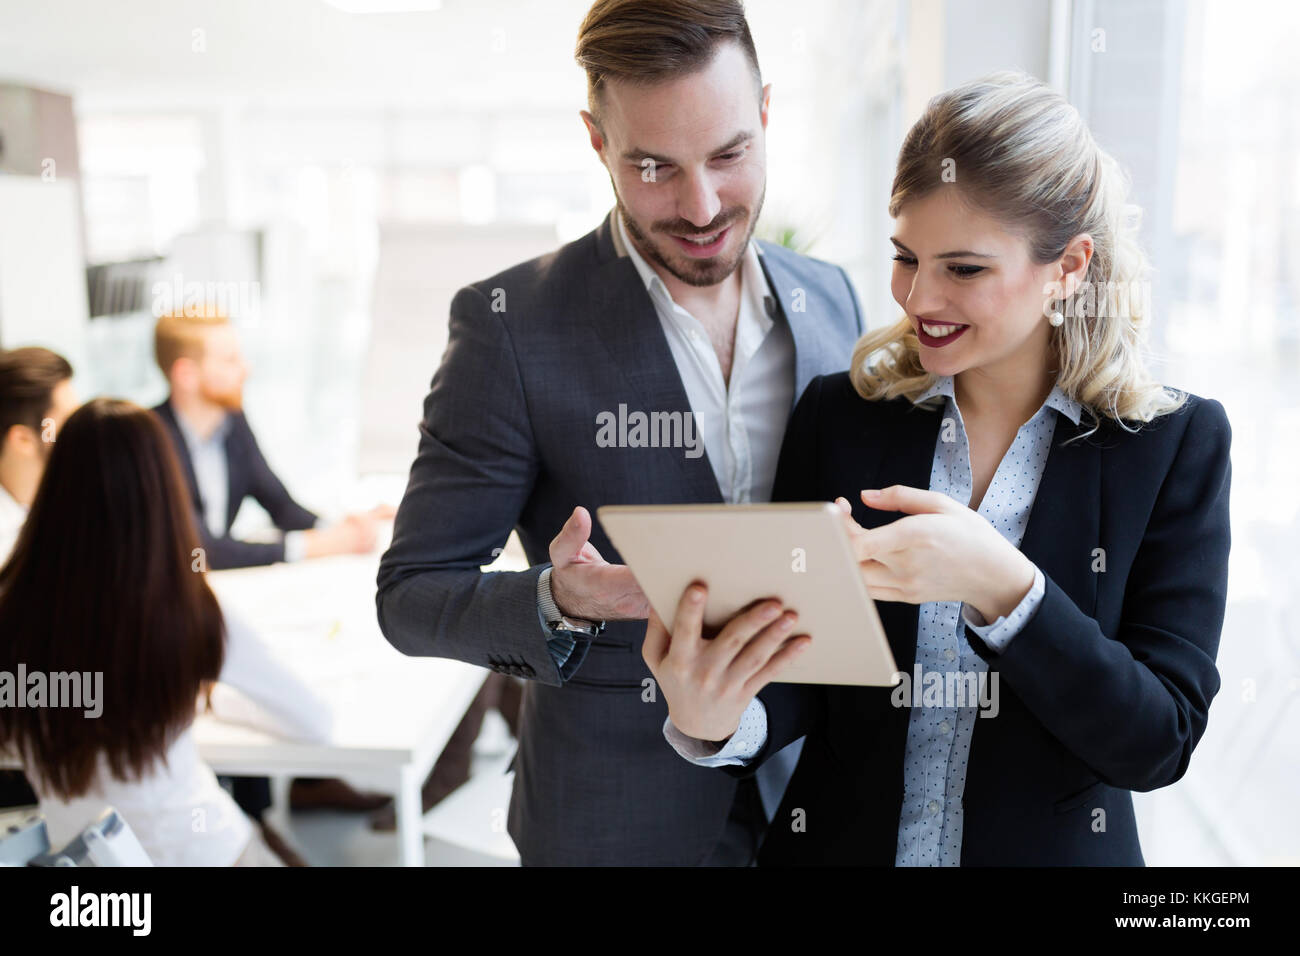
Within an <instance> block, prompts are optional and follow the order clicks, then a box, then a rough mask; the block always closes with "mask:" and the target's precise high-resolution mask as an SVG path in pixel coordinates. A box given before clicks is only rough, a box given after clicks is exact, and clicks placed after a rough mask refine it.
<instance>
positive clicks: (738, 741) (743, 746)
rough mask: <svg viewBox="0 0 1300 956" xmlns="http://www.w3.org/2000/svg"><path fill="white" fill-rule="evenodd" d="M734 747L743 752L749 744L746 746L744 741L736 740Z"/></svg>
mask: <svg viewBox="0 0 1300 956" xmlns="http://www.w3.org/2000/svg"><path fill="white" fill-rule="evenodd" d="M736 746H737V747H739V748H740V749H741V750H744V749H745V748H746V747H748V746H749V744H747V743H746V742H745V741H743V740H737V741H736Z"/></svg>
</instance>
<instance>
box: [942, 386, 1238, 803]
mask: <svg viewBox="0 0 1300 956" xmlns="http://www.w3.org/2000/svg"><path fill="white" fill-rule="evenodd" d="M1231 438H1232V434H1231V429H1230V427H1229V425H1228V419H1227V416H1226V415H1225V414H1224V411H1223V406H1222V405H1220V404H1219V403H1218V402H1216V401H1213V400H1209V399H1205V400H1201V401H1200V402H1199V404H1198V406H1197V407H1196V408H1195V409H1193V410H1192V411H1191V414H1190V418H1189V421H1188V423H1187V426H1186V428H1185V430H1184V432H1183V436H1182V439H1181V442H1180V444H1179V447H1178V450H1177V452H1176V454H1175V456H1174V459H1173V464H1172V466H1171V468H1170V470H1169V472H1168V474H1167V475H1166V476H1165V479H1164V482H1163V484H1162V486H1161V488H1160V492H1159V494H1158V496H1157V498H1156V501H1155V506H1154V508H1153V510H1152V513H1151V516H1150V519H1149V521H1148V523H1147V526H1146V530H1145V532H1144V534H1143V536H1142V543H1141V545H1140V546H1139V549H1138V552H1137V555H1136V558H1135V559H1134V562H1133V566H1132V568H1131V570H1130V571H1129V575H1128V579H1127V581H1126V584H1125V589H1124V603H1123V611H1122V616H1121V624H1120V628H1119V631H1118V634H1117V635H1116V637H1115V639H1113V640H1112V639H1111V638H1110V637H1108V636H1107V635H1105V634H1103V633H1102V631H1101V629H1100V627H1099V626H1098V624H1097V622H1096V621H1095V620H1093V619H1092V618H1091V617H1089V616H1088V615H1087V614H1085V613H1084V612H1083V611H1082V610H1080V609H1079V607H1078V606H1077V605H1076V604H1075V603H1074V601H1073V600H1071V599H1070V597H1069V596H1068V595H1067V594H1065V592H1063V591H1062V590H1061V588H1060V587H1058V586H1057V585H1056V584H1055V583H1054V582H1053V581H1052V580H1051V578H1050V577H1048V578H1047V581H1046V584H1047V590H1046V593H1045V595H1044V597H1043V601H1042V603H1041V604H1040V605H1039V607H1038V610H1037V611H1036V612H1035V614H1034V616H1033V617H1032V618H1031V619H1030V620H1029V622H1028V623H1027V624H1026V625H1025V627H1024V628H1023V629H1022V630H1021V631H1020V632H1019V633H1018V634H1017V635H1016V637H1015V639H1014V640H1012V641H1011V643H1010V644H1008V645H1007V647H1006V649H1005V650H1004V651H1003V652H1002V653H1001V654H998V653H995V652H994V651H992V650H991V649H990V648H988V647H987V646H986V645H985V644H984V643H983V642H982V641H980V639H979V637H978V636H977V635H976V634H975V633H974V631H971V630H970V629H969V628H967V631H966V637H967V640H969V642H970V645H971V647H972V649H974V650H975V651H976V653H978V654H980V655H981V656H982V657H984V658H985V659H987V660H988V661H989V663H990V665H991V666H996V667H998V668H999V670H1000V671H1001V672H1002V675H1003V677H1004V678H1005V679H1006V680H1007V682H1008V683H1009V684H1010V685H1011V686H1013V687H1014V688H1015V691H1016V694H1017V695H1018V696H1019V697H1020V698H1021V700H1023V701H1024V703H1025V705H1026V706H1027V707H1028V708H1029V710H1030V711H1031V712H1032V713H1033V714H1034V715H1035V716H1036V717H1037V718H1038V720H1039V721H1040V722H1041V723H1042V725H1043V726H1044V727H1046V728H1047V729H1048V730H1049V731H1051V733H1052V734H1053V735H1054V736H1056V738H1057V739H1059V740H1060V741H1061V742H1062V743H1063V744H1065V746H1066V747H1068V748H1069V749H1070V750H1071V751H1072V752H1073V753H1074V754H1075V755H1076V756H1077V757H1078V758H1079V759H1080V760H1082V761H1083V762H1084V763H1086V764H1087V765H1088V766H1089V767H1091V768H1092V770H1093V772H1094V773H1096V774H1097V776H1098V777H1099V778H1100V779H1101V780H1103V781H1104V782H1105V783H1107V784H1110V785H1111V786H1114V787H1122V788H1124V789H1126V790H1139V791H1146V790H1154V789H1156V788H1158V787H1164V786H1168V785H1169V784H1171V783H1173V782H1174V781H1176V780H1178V779H1179V778H1180V777H1182V775H1183V774H1184V773H1185V772H1186V770H1187V765H1188V762H1189V761H1190V759H1191V755H1192V749H1193V748H1194V747H1195V746H1196V743H1197V741H1198V740H1199V739H1200V737H1201V734H1202V733H1204V731H1205V725H1206V720H1207V717H1208V713H1209V709H1210V701H1211V699H1212V698H1213V697H1214V695H1215V694H1216V693H1217V692H1218V689H1219V673H1218V670H1217V669H1216V668H1215V664H1214V660H1215V655H1216V653H1217V652H1218V646H1219V634H1220V630H1221V629H1222V627H1223V618H1224V611H1225V607H1226V604H1227V584H1228V581H1227V578H1228V548H1229V538H1230V535H1229V528H1228V488H1229V483H1230V478H1231V464H1230V462H1229V456H1228V451H1229V445H1230V443H1231Z"/></svg>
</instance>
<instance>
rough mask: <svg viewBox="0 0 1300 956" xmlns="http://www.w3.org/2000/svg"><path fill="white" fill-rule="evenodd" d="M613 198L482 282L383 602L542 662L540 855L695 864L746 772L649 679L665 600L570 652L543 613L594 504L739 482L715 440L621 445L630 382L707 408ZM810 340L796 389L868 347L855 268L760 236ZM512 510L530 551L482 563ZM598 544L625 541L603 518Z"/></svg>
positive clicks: (774, 281) (536, 753) (457, 653)
mask: <svg viewBox="0 0 1300 956" xmlns="http://www.w3.org/2000/svg"><path fill="white" fill-rule="evenodd" d="M613 227H614V224H613V221H612V218H608V217H607V218H606V219H605V221H604V222H603V223H602V224H601V225H600V226H599V227H598V228H597V229H596V230H595V231H594V232H591V233H589V234H588V235H586V236H584V237H582V238H581V239H578V240H576V241H575V242H572V243H569V244H568V245H566V246H563V247H562V248H560V249H558V250H557V251H555V252H553V253H551V254H549V255H545V256H542V257H540V258H537V259H533V260H531V261H528V262H524V263H521V264H520V265H517V266H514V267H513V268H511V269H507V270H506V271H505V272H502V273H500V274H499V275H496V276H493V277H492V278H490V279H486V280H484V281H482V282H476V283H474V284H472V285H470V286H467V287H465V288H463V289H461V290H460V291H459V292H458V293H457V294H456V296H455V298H454V299H453V300H452V304H451V320H450V334H449V340H448V344H447V350H446V352H445V353H444V354H443V358H442V364H441V366H440V367H439V369H438V371H437V373H436V374H435V375H434V377H433V384H432V386H431V388H430V391H429V395H428V397H427V398H426V399H425V403H424V420H423V422H422V423H421V424H420V444H419V451H418V453H417V455H416V459H415V462H414V464H413V465H412V466H411V475H410V480H409V482H408V484H407V488H406V494H405V496H404V497H403V499H402V503H401V506H400V508H399V509H398V512H397V519H396V526H395V528H394V532H393V542H392V545H391V546H390V547H389V549H388V551H387V553H386V554H385V555H384V557H383V560H382V562H381V564H380V567H379V580H378V586H379V593H378V596H377V604H378V611H379V624H380V627H381V628H382V629H383V632H384V635H385V636H386V637H387V638H388V640H389V642H390V643H391V644H392V645H393V646H394V647H396V648H397V649H398V650H400V651H402V652H403V653H405V654H411V655H421V656H434V657H449V658H455V659H458V660H462V661H468V662H469V663H471V664H478V665H480V666H482V667H487V668H490V669H492V670H495V671H498V672H501V673H506V674H514V675H516V676H520V677H525V678H528V679H529V682H528V684H527V687H526V690H525V694H524V698H523V713H522V715H521V721H520V731H519V736H520V740H519V752H518V754H517V757H516V761H515V770H516V777H515V784H514V793H513V796H512V798H511V802H510V813H509V830H510V834H511V836H512V837H513V838H514V841H515V844H516V845H517V846H518V848H519V851H520V854H521V856H522V857H523V860H524V861H525V862H526V863H530V864H552V865H565V864H574V865H581V864H620V865H674V864H696V863H700V862H703V861H704V860H706V859H707V858H708V857H709V855H710V853H712V851H713V850H714V848H715V846H716V845H717V844H718V841H719V839H720V838H721V835H722V832H723V828H724V826H725V824H726V822H727V817H728V814H729V812H730V808H731V804H732V800H733V798H734V795H735V789H736V781H735V780H734V779H733V778H732V777H730V776H729V775H727V774H725V773H719V772H718V771H716V770H708V769H703V768H700V767H696V766H693V765H691V764H689V763H688V762H686V761H685V760H682V759H681V758H680V757H679V756H677V754H676V753H674V752H673V750H672V749H671V748H670V747H669V746H668V744H667V742H666V741H665V740H664V738H663V733H662V726H663V722H664V718H665V717H666V716H667V710H666V706H665V704H664V701H663V698H662V696H660V695H658V694H655V695H654V698H655V699H654V700H652V701H651V700H645V699H643V697H646V696H650V695H648V694H645V693H644V690H645V688H644V685H643V683H642V682H643V681H645V680H646V679H647V678H649V677H650V672H649V669H648V668H647V667H646V665H645V662H644V661H643V660H642V658H641V642H642V640H643V639H644V637H645V622H644V621H637V622H621V623H611V624H610V625H609V627H608V629H607V630H606V632H605V633H604V634H603V635H602V636H601V637H600V639H599V640H597V641H596V642H595V643H594V644H592V645H591V646H579V647H578V648H577V649H575V651H574V652H573V654H572V656H571V657H570V660H569V662H568V663H567V664H566V666H565V668H564V673H563V674H561V673H560V672H559V671H557V669H556V667H555V664H554V662H553V660H552V658H551V656H550V652H549V651H548V649H547V644H546V639H545V635H544V633H543V631H542V629H541V625H540V623H539V620H538V614H537V578H538V575H539V574H540V573H541V572H542V570H543V569H544V568H545V567H546V566H547V563H548V560H549V556H548V546H549V544H550V541H551V539H552V538H553V537H554V536H555V535H556V533H557V532H558V531H559V530H560V527H561V526H562V525H563V524H564V522H565V520H566V519H567V518H568V517H569V515H570V513H571V512H572V510H573V508H574V507H575V506H576V505H583V506H584V507H586V508H587V509H589V510H590V511H591V512H592V514H593V516H594V514H595V510H596V508H598V507H600V506H601V505H605V504H633V503H635V504H668V503H683V502H721V501H722V495H721V492H720V491H719V488H718V484H717V481H716V479H715V478H714V474H713V469H712V467H711V465H710V463H709V460H708V456H707V453H706V454H705V455H702V456H700V457H698V458H687V457H686V456H685V454H683V450H682V449H680V448H609V447H598V446H597V443H596V430H597V425H596V417H597V415H598V414H599V413H600V412H602V411H613V412H615V413H617V409H618V406H619V404H620V403H624V404H626V405H627V407H628V408H629V409H630V410H637V409H639V410H642V411H645V412H651V411H663V412H683V413H684V412H688V411H689V410H690V406H689V403H688V401H687V397H686V392H685V389H684V387H683V385H682V382H681V378H680V377H679V375H678V373H677V368H676V365H675V364H674V362H673V357H672V353H671V352H670V350H669V347H668V342H667V340H666V339H665V337H664V334H663V330H662V328H661V326H660V323H659V318H658V316H657V314H656V313H655V310H654V305H653V304H652V303H651V301H650V296H649V294H648V293H647V292H646V289H645V286H644V285H643V284H642V282H641V279H640V277H639V275H638V274H637V271H636V268H635V267H634V266H633V264H632V261H631V260H630V259H629V258H627V257H625V256H619V255H618V254H617V251H616V249H615V245H614V241H613V238H612V229H613ZM759 248H760V250H761V256H760V260H761V261H762V263H763V268H764V271H765V272H766V274H767V278H768V282H769V285H770V286H771V288H772V291H773V294H774V295H775V296H776V298H777V299H778V301H777V302H776V303H773V305H772V314H773V318H774V319H775V320H776V321H785V322H787V323H788V324H789V326H790V329H791V331H792V333H793V336H794V342H795V356H796V357H795V378H796V381H795V395H796V397H797V396H798V395H800V394H801V393H802V392H803V389H804V387H805V386H806V385H807V384H808V382H809V381H810V380H811V379H812V378H813V377H814V376H816V375H820V374H822V373H826V372H831V371H836V370H840V369H843V368H844V367H846V366H847V364H848V360H849V355H850V352H851V350H852V347H853V343H854V342H855V341H856V339H857V338H858V336H859V334H860V333H861V332H862V331H863V328H864V322H863V318H862V314H861V309H860V308H859V306H858V302H857V299H856V297H855V295H854V292H853V289H852V286H851V285H850V283H849V280H848V277H847V276H846V275H845V273H844V271H843V270H842V269H840V268H838V267H837V266H833V265H829V264H827V263H824V262H820V261H818V260H815V259H810V258H807V257H805V256H801V255H797V254H795V253H793V252H790V251H788V250H786V249H784V248H781V247H779V246H775V245H771V244H768V243H760V244H759ZM511 529H517V530H518V532H519V537H520V539H521V541H522V543H523V546H524V550H525V551H526V553H527V555H528V560H529V561H530V562H531V563H532V565H533V567H531V568H530V569H529V570H527V571H522V572H515V573H505V572H503V573H492V574H483V573H481V572H480V571H479V567H480V565H483V564H488V563H490V562H491V561H492V560H493V557H494V552H496V549H499V548H501V547H503V546H504V545H505V543H506V539H507V538H508V537H509V535H510V531H511ZM591 541H592V544H593V545H595V547H596V548H597V549H599V551H600V553H601V555H602V556H603V557H605V558H606V559H607V560H609V561H611V562H617V561H619V556H618V554H617V553H616V552H615V550H614V548H613V546H612V545H611V544H610V542H609V539H608V538H607V537H606V536H605V534H604V532H603V530H602V529H601V528H600V526H599V524H597V525H596V526H595V527H594V528H593V531H592V537H591Z"/></svg>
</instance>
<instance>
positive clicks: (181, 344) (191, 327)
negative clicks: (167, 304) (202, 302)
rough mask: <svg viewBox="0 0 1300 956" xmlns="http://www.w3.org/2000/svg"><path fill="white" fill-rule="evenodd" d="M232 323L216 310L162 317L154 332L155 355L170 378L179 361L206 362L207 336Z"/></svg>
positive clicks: (196, 309)
mask: <svg viewBox="0 0 1300 956" xmlns="http://www.w3.org/2000/svg"><path fill="white" fill-rule="evenodd" d="M229 323H230V319H229V317H228V316H227V315H226V314H225V313H224V312H222V311H220V310H219V309H216V308H214V307H212V306H197V307H196V306H187V307H186V308H185V309H183V310H178V311H175V312H166V313H164V314H163V315H161V316H159V317H158V324H157V325H155V326H154V330H153V354H154V359H155V360H156V361H157V362H158V368H159V369H161V370H162V373H163V375H165V376H167V377H168V378H170V377H171V372H172V366H173V365H175V364H176V360H177V359H181V358H190V359H200V358H202V357H203V350H204V346H205V339H204V336H205V335H206V334H207V333H208V332H209V331H210V330H211V329H214V328H218V327H219V326H223V325H228V324H229Z"/></svg>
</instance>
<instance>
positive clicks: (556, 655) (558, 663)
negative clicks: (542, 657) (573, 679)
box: [537, 568, 577, 680]
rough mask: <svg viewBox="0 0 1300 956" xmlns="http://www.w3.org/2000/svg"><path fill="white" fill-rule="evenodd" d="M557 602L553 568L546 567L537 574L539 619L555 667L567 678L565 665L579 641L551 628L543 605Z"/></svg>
mask: <svg viewBox="0 0 1300 956" xmlns="http://www.w3.org/2000/svg"><path fill="white" fill-rule="evenodd" d="M554 604H555V602H554V600H553V599H552V598H551V569H550V568H545V569H543V571H542V573H541V574H539V575H538V576H537V621H538V623H539V624H540V626H541V628H542V634H543V635H544V636H545V637H546V650H547V651H548V652H549V653H550V655H551V660H553V661H554V662H555V669H556V670H557V671H558V672H559V674H560V679H561V680H563V679H564V678H565V673H564V665H565V664H567V663H568V662H569V658H570V657H572V656H573V649H574V648H575V647H576V646H577V642H576V641H574V639H573V638H571V637H569V636H567V635H564V634H556V633H555V632H554V631H552V630H551V628H550V626H549V624H548V622H547V620H546V614H545V612H544V611H543V610H542V608H543V607H552V606H554Z"/></svg>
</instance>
